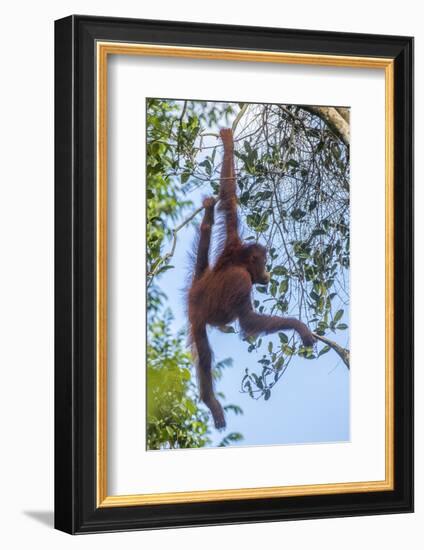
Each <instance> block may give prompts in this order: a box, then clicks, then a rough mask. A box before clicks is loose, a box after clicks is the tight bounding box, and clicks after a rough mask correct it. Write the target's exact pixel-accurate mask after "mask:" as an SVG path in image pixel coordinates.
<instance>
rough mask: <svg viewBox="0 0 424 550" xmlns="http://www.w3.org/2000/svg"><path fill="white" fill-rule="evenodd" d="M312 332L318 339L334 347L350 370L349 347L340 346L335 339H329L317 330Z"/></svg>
mask: <svg viewBox="0 0 424 550" xmlns="http://www.w3.org/2000/svg"><path fill="white" fill-rule="evenodd" d="M312 334H313V335H314V337H315V338H316V339H317V340H321V342H324V344H327V346H330V348H331V349H333V350H334V351H335V352H336V353H337V354H338V355H339V356H340V358H341V359H342V361H343V363H344V364H345V365H346V367H347V368H348V369H349V370H350V351H349V350H348V349H345V348H343V347H342V346H340V345H339V344H337V343H336V342H333V340H329V339H328V338H326V337H325V336H320V335H319V334H317V333H316V332H313V333H312Z"/></svg>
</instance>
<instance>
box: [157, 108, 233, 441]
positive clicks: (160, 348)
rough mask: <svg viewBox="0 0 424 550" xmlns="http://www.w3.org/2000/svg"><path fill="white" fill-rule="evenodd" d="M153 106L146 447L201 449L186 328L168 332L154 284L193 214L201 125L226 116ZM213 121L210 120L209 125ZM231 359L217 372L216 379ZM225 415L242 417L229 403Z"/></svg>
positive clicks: (204, 415)
mask: <svg viewBox="0 0 424 550" xmlns="http://www.w3.org/2000/svg"><path fill="white" fill-rule="evenodd" d="M188 103H189V102H174V101H167V100H156V99H155V100H149V101H148V104H147V219H148V223H147V285H148V292H147V312H148V335H147V342H148V343H147V448H148V449H171V448H172V449H175V448H195V447H203V446H205V445H208V444H210V443H211V439H210V437H209V435H210V431H209V424H208V422H209V413H208V412H207V411H206V409H205V408H203V406H202V404H201V403H200V401H199V399H198V398H197V389H196V384H195V381H194V376H193V358H192V357H191V353H190V352H189V350H188V349H187V346H186V336H185V334H184V330H180V331H179V332H177V333H176V334H174V333H173V331H172V329H171V323H172V312H171V311H170V309H169V308H167V307H166V304H167V297H166V295H165V294H164V292H163V291H162V290H161V288H160V285H158V284H157V281H158V280H160V276H161V274H162V273H164V272H165V271H166V270H168V269H172V265H171V264H170V263H169V262H167V261H166V259H164V256H165V254H164V252H163V250H164V247H166V246H167V245H168V244H169V241H170V240H171V239H172V238H173V236H174V233H173V228H174V227H175V225H176V224H177V223H178V222H179V221H180V220H181V219H182V216H183V214H184V213H185V212H186V211H187V210H188V208H190V207H191V208H193V204H192V201H191V200H190V199H189V198H188V193H189V190H190V188H189V179H190V177H191V172H192V171H194V170H195V167H196V166H197V164H196V161H195V159H196V154H197V148H196V147H195V141H196V139H197V138H198V134H199V131H200V121H204V122H206V123H210V121H211V120H216V119H217V118H218V117H221V115H222V112H223V111H222V109H220V108H219V106H216V105H213V106H211V108H210V109H206V111H205V112H202V113H199V116H198V115H197V114H195V113H194V112H191V114H189V110H191V111H192V108H193V105H194V103H193V102H191V104H190V105H188ZM208 121H209V122H208ZM230 364H231V361H229V360H227V361H223V362H221V363H218V364H217V365H216V366H215V370H214V373H215V378H216V379H218V378H220V377H221V376H222V370H223V369H224V368H225V367H227V366H229V365H230ZM225 410H226V411H229V412H233V413H235V414H241V413H242V411H241V409H240V407H238V406H236V405H232V404H229V405H227V406H226V407H225ZM241 439H242V435H241V434H239V433H229V434H227V435H226V436H225V437H224V439H223V440H222V442H221V443H220V445H223V446H225V445H228V444H230V443H231V442H234V441H239V440H241Z"/></svg>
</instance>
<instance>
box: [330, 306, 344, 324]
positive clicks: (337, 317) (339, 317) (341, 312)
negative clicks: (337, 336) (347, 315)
mask: <svg viewBox="0 0 424 550" xmlns="http://www.w3.org/2000/svg"><path fill="white" fill-rule="evenodd" d="M343 313H344V311H343V309H339V311H338V312H337V313H336V314H335V315H334V319H333V321H334V322H335V323H337V321H340V319H341V318H342V317H343Z"/></svg>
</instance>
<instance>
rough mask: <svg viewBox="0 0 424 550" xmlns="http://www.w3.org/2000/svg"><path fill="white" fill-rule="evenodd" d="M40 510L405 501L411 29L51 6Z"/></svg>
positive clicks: (138, 512) (144, 513)
mask: <svg viewBox="0 0 424 550" xmlns="http://www.w3.org/2000/svg"><path fill="white" fill-rule="evenodd" d="M55 73H56V77H55V134H56V136H55V220H56V221H55V242H56V245H55V279H56V291H55V304H56V305H55V316H56V322H55V343H56V348H55V349H56V351H55V525H56V528H57V529H60V530H63V531H66V532H68V533H72V534H74V533H93V532H102V531H118V530H131V529H148V528H161V527H180V526H194V525H212V524H225V523H227V524H228V523H242V522H258V521H276V520H288V519H301V518H302V519H305V518H318V517H319V518H324V517H333V516H353V515H365V514H382V513H395V512H411V511H412V510H413V403H412V400H413V352H412V349H413V348H412V343H413V271H412V270H413V231H412V227H413V207H412V200H413V156H412V155H413V128H412V121H413V117H412V109H413V39H412V38H410V37H401V36H378V35H363V34H346V33H333V32H318V31H309V30H287V29H276V28H254V27H237V26H226V25H207V24H200V23H181V22H179V23H176V22H167V21H148V20H131V19H115V18H102V17H89V16H70V17H67V18H65V19H61V20H59V21H56V24H55Z"/></svg>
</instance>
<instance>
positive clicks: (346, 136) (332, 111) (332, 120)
mask: <svg viewBox="0 0 424 550" xmlns="http://www.w3.org/2000/svg"><path fill="white" fill-rule="evenodd" d="M302 109H304V110H305V111H308V113H312V114H314V115H317V116H318V117H319V118H320V119H321V120H323V121H324V122H325V123H326V124H327V126H328V127H329V128H330V130H331V131H332V132H333V133H334V134H335V135H336V136H337V137H338V138H339V139H341V140H342V141H343V143H344V144H345V145H347V146H349V143H350V128H349V123H348V122H347V121H346V120H345V119H344V117H343V116H342V115H341V114H340V113H339V112H338V110H337V109H336V108H335V107H315V106H312V105H308V106H306V105H302Z"/></svg>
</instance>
